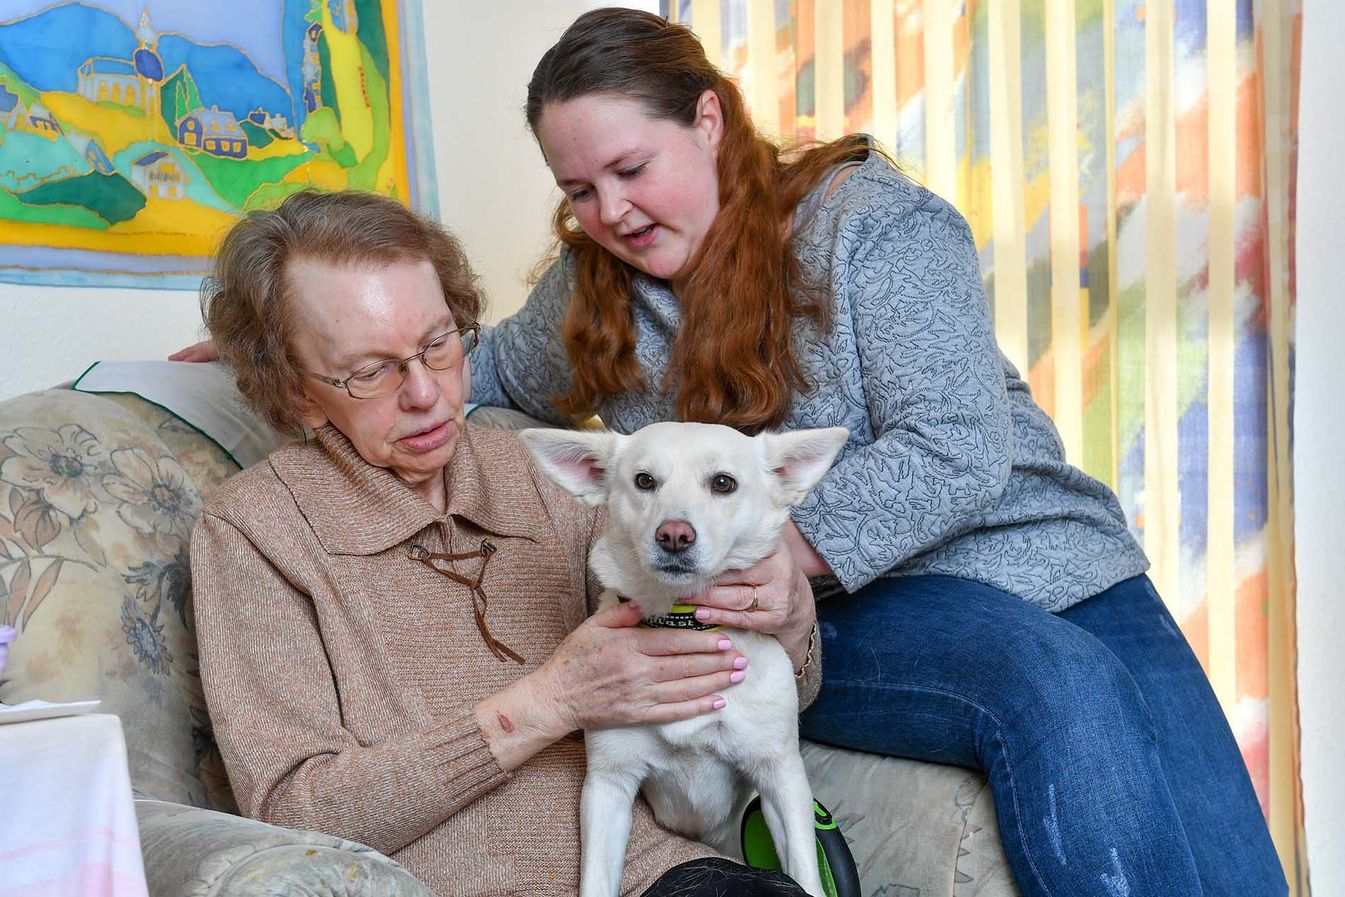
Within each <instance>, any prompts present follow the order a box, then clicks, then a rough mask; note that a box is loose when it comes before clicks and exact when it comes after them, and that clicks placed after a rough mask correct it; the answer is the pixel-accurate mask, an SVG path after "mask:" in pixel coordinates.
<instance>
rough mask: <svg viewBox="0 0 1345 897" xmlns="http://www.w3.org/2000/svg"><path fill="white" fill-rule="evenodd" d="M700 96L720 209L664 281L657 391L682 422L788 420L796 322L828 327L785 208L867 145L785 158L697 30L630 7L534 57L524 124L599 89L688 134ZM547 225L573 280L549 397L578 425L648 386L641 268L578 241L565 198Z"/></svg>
mask: <svg viewBox="0 0 1345 897" xmlns="http://www.w3.org/2000/svg"><path fill="white" fill-rule="evenodd" d="M707 90H713V91H714V92H715V94H716V95H717V96H718V97H719V104H720V108H721V111H722V115H723V120H724V131H723V136H722V139H721V142H720V144H719V150H718V152H719V156H718V160H717V166H718V175H719V213H718V215H717V216H716V218H715V221H714V224H712V225H711V227H710V230H709V232H708V233H707V234H706V236H705V238H704V240H703V242H702V245H701V248H700V252H699V254H698V256H697V258H696V259H695V260H693V262H692V264H691V265H690V266H689V268H690V270H689V271H687V272H683V273H682V274H680V275H679V276H678V278H677V279H676V280H675V281H674V283H673V289H674V291H675V292H676V293H677V296H678V299H679V300H680V302H681V305H682V324H681V328H680V330H679V332H678V335H677V340H676V342H675V343H674V346H673V356H672V359H671V363H670V365H669V380H668V382H667V383H666V384H663V386H664V387H665V388H669V389H675V390H676V394H677V412H678V416H679V417H680V418H681V419H682V420H688V421H706V422H713V423H722V424H728V425H729V426H733V427H738V428H740V429H742V430H745V431H748V432H754V431H757V430H760V429H764V428H768V427H772V426H776V425H778V424H780V423H781V422H783V420H784V419H785V416H786V415H787V413H788V411H789V407H790V403H791V401H792V396H793V393H794V391H795V390H806V389H809V388H810V384H808V383H807V382H806V380H805V378H804V375H803V372H802V369H801V368H800V366H799V363H798V359H797V357H796V355H795V352H794V345H793V338H792V337H793V330H794V325H795V322H796V321H798V320H799V319H801V318H802V319H809V320H811V321H812V322H814V323H815V324H816V326H818V327H823V326H826V323H827V319H828V310H829V308H830V298H829V296H828V295H827V293H826V284H823V283H810V282H808V281H807V280H806V278H805V277H804V275H803V273H802V271H801V270H800V266H799V263H798V260H797V258H796V257H795V254H794V252H793V247H792V236H793V235H792V230H793V228H792V223H793V215H794V210H795V208H796V207H797V206H798V204H799V201H800V200H801V199H802V198H803V196H804V195H805V194H807V192H808V191H809V190H811V189H812V188H813V187H815V186H816V185H817V184H818V183H819V181H820V180H821V179H822V178H823V177H824V176H825V175H826V174H827V173H828V172H829V171H832V170H833V169H834V168H835V166H837V165H839V164H841V163H842V162H847V161H852V160H858V159H863V158H865V157H866V156H867V155H868V153H869V152H870V150H869V147H868V145H867V143H866V142H864V141H863V140H862V139H861V138H856V137H848V138H843V139H841V140H837V141H834V142H832V143H827V144H820V145H815V146H812V147H810V148H808V149H806V150H801V151H799V152H796V153H792V154H789V155H788V156H786V155H784V154H782V153H781V151H780V149H779V148H778V147H777V146H775V145H774V144H773V143H771V142H770V141H768V140H766V139H764V138H763V137H761V135H759V134H758V133H757V131H756V129H755V128H754V127H753V126H752V122H751V118H750V116H749V115H748V112H747V109H746V106H745V104H744V103H743V98H742V94H741V92H740V91H739V90H738V88H737V86H736V85H735V84H734V83H733V82H732V81H731V80H730V79H729V78H728V77H727V76H725V75H724V73H723V72H721V71H719V70H718V69H717V68H715V67H714V66H713V65H711V64H710V62H709V60H707V59H706V57H705V51H704V50H703V49H702V48H701V45H700V43H699V41H697V39H696V37H695V35H693V34H692V33H691V32H690V31H688V30H687V29H686V28H684V27H682V26H680V25H673V24H670V23H668V22H667V21H665V20H663V19H662V18H660V17H658V16H656V15H653V14H651V13H645V12H639V11H637V10H631V9H600V10H595V11H593V12H590V13H587V14H585V15H583V16H581V17H580V18H579V19H578V20H576V21H575V23H574V24H573V25H571V26H570V28H569V29H568V30H567V31H566V32H565V34H564V35H563V36H562V37H561V39H560V41H559V42H558V43H557V44H556V45H555V46H554V47H552V48H551V49H550V50H549V51H548V52H547V53H546V55H545V56H543V57H542V60H541V62H539V63H538V65H537V69H536V70H535V71H534V72H533V76H532V80H531V82H530V83H529V84H528V102H527V116H528V124H529V126H530V127H531V128H532V131H533V133H534V134H536V133H537V128H538V125H539V123H540V121H541V118H542V114H543V112H544V111H545V109H546V107H547V106H548V105H549V104H552V103H563V102H565V101H567V100H572V99H575V98H577V97H581V96H588V95H590V94H598V93H608V94H615V95H620V96H625V97H631V98H634V99H637V100H639V101H640V103H641V104H642V105H643V106H644V108H645V111H646V112H647V114H649V115H651V116H653V117H656V118H665V119H670V120H673V121H676V122H678V123H680V124H682V125H684V126H687V127H689V126H691V124H692V123H693V122H694V121H695V119H696V112H697V105H698V102H699V100H700V98H701V96H702V95H703V94H704V93H705V91H707ZM553 226H554V228H555V232H556V236H557V237H558V238H559V240H560V242H561V244H562V245H564V246H566V247H568V248H569V252H570V258H571V260H572V262H573V270H574V280H575V287H574V296H573V299H572V300H571V303H570V308H569V312H568V314H567V317H566V319H565V325H564V332H563V335H564V340H565V349H566V352H567V353H568V355H569V358H570V364H571V367H572V368H573V377H572V380H571V384H572V386H571V390H570V392H569V393H568V394H567V395H564V396H557V397H555V400H556V402H557V404H558V406H559V407H560V408H561V409H562V410H563V411H565V412H566V413H569V414H572V415H575V416H577V417H582V416H587V415H589V414H592V413H594V412H596V411H597V409H598V407H599V406H600V405H601V403H602V401H603V399H605V398H607V397H609V396H616V395H620V394H622V393H625V392H629V391H631V390H636V389H640V388H642V387H643V386H644V385H645V384H644V373H643V371H642V370H641V368H640V364H639V362H638V361H637V360H636V357H635V323H634V319H633V315H632V312H631V306H630V296H631V290H632V280H633V278H634V277H635V275H636V274H637V273H638V272H637V271H636V269H634V268H632V267H631V266H630V265H628V264H626V263H625V262H623V261H621V260H620V259H619V258H617V257H616V256H615V255H613V254H612V253H611V252H609V251H607V250H606V249H604V248H603V247H602V246H600V245H599V244H598V243H597V242H596V241H595V240H593V239H591V238H590V237H589V236H588V235H587V234H585V233H584V232H583V230H582V229H580V227H579V224H578V222H576V221H575V219H574V216H573V215H572V214H571V213H570V208H569V204H568V202H567V201H566V200H563V199H562V200H561V203H560V205H559V207H558V208H557V209H556V212H555V216H554V219H553Z"/></svg>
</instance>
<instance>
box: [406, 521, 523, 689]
mask: <svg viewBox="0 0 1345 897" xmlns="http://www.w3.org/2000/svg"><path fill="white" fill-rule="evenodd" d="M497 550H498V549H497V548H496V547H495V544H494V543H493V542H491V541H490V540H489V539H482V540H481V547H480V548H479V549H477V550H476V551H463V552H459V553H457V554H445V553H443V552H436V551H430V550H429V549H427V548H423V547H421V546H419V545H413V546H412V547H411V549H410V550H409V551H408V552H407V557H409V558H410V559H411V560H413V561H420V562H421V563H422V564H424V565H425V566H426V567H429V568H430V569H431V570H433V571H435V572H436V573H440V574H442V575H444V576H447V577H448V578H449V579H451V580H453V581H454V582H459V583H462V584H463V585H465V586H466V587H467V588H468V589H469V590H470V591H471V594H472V611H473V613H474V614H475V616H476V628H477V630H478V631H479V632H480V633H481V638H482V639H484V640H485V642H486V647H487V648H489V649H490V653H491V654H494V655H495V657H496V659H498V660H504V659H505V658H508V659H510V660H512V661H514V662H515V663H517V664H522V663H524V660H523V657H522V656H521V655H519V654H518V652H516V651H514V650H513V649H512V648H510V647H509V646H508V645H506V644H505V643H504V642H502V641H500V640H499V639H497V638H496V637H495V636H494V635H492V634H491V632H490V627H489V626H487V625H486V607H487V604H488V600H487V598H486V590H485V589H483V588H482V587H481V582H482V580H484V579H485V577H486V565H487V564H489V563H490V559H491V557H492V556H493V555H494V554H495V552H496V551H497ZM474 557H480V558H481V568H480V569H479V570H478V571H477V573H476V578H475V579H472V578H470V577H467V576H463V575H462V574H461V573H458V572H456V571H454V570H448V569H445V568H443V567H441V566H439V565H438V564H437V563H436V561H445V562H450V563H451V562H453V561H464V560H467V559H468V558H474Z"/></svg>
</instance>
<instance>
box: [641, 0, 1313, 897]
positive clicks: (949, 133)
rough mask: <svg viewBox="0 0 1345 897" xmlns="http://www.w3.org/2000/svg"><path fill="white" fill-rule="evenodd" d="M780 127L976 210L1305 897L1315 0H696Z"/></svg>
mask: <svg viewBox="0 0 1345 897" xmlns="http://www.w3.org/2000/svg"><path fill="white" fill-rule="evenodd" d="M664 13H665V15H667V16H669V17H670V18H672V19H674V20H676V21H680V22H684V23H686V24H688V25H690V26H691V27H692V28H693V29H694V30H695V31H696V33H697V34H698V35H699V36H700V38H701V40H702V42H703V43H704V44H705V46H706V49H707V52H708V53H709V55H710V57H711V59H712V60H713V61H716V62H717V63H718V64H719V65H720V66H721V67H722V68H723V69H725V70H726V71H728V72H729V73H731V74H732V75H734V76H735V77H736V78H737V79H738V81H739V83H740V84H741V85H742V87H743V89H744V92H745V93H746V95H747V97H748V100H749V103H750V106H751V108H752V111H753V115H754V117H755V120H756V122H757V124H758V126H759V127H760V128H761V129H762V130H763V131H765V132H767V133H770V134H773V135H776V136H780V137H782V138H784V139H786V140H788V139H792V138H813V137H816V138H820V139H830V138H833V137H836V136H839V135H841V134H843V133H847V132H854V131H864V132H868V133H871V134H873V135H875V136H876V137H877V138H878V139H879V141H880V142H881V143H882V144H883V145H885V146H886V147H887V148H888V149H889V150H891V151H892V152H893V154H894V155H895V157H896V158H897V159H898V161H899V163H900V164H901V165H902V166H903V168H904V169H905V170H906V171H907V172H908V173H909V174H910V175H911V176H912V177H914V178H916V179H918V180H920V181H922V182H924V183H925V184H927V185H928V186H929V187H930V188H931V189H933V190H934V191H935V192H937V193H939V194H941V195H943V196H945V197H947V198H949V199H951V200H953V201H955V203H956V205H957V207H958V208H959V209H960V210H961V211H962V213H963V214H964V215H966V217H967V219H968V221H969V222H970V224H971V228H972V231H973V233H974V234H975V236H976V241H977V245H978V247H979V248H980V256H981V269H982V272H983V275H984V277H985V284H986V290H987V293H988V294H989V295H990V297H991V301H992V303H993V307H994V313H995V324H996V330H997V331H998V334H999V339H1000V343H1001V345H1002V346H1003V348H1004V350H1005V352H1006V353H1007V354H1008V355H1009V357H1010V358H1011V359H1012V360H1013V361H1014V362H1015V363H1016V364H1017V365H1018V366H1019V368H1020V369H1021V370H1023V371H1024V372H1025V374H1026V375H1027V379H1028V381H1029V382H1030V384H1031V386H1032V390H1033V394H1034V395H1035V396H1036V397H1037V400H1038V401H1039V402H1040V403H1041V404H1042V405H1043V406H1044V407H1045V408H1046V410H1047V411H1048V412H1050V413H1051V415H1052V416H1053V417H1054V419H1055V421H1056V424H1057V426H1058V427H1059V429H1060V433H1061V436H1062V437H1063V439H1064V442H1065V446H1066V450H1067V452H1068V457H1069V458H1070V459H1072V460H1073V461H1074V463H1076V464H1079V465H1081V466H1082V467H1083V468H1084V469H1085V470H1087V471H1088V472H1089V473H1090V474H1092V475H1093V476H1095V477H1098V478H1099V479H1101V480H1103V481H1104V482H1107V483H1109V484H1110V485H1111V486H1112V487H1113V488H1114V489H1115V490H1116V491H1117V493H1118V494H1119V495H1120V497H1121V501H1122V503H1123V504H1124V506H1125V507H1126V509H1127V512H1128V514H1129V515H1130V522H1131V526H1132V527H1133V529H1134V531H1135V533H1136V535H1137V536H1138V537H1139V538H1140V540H1141V541H1142V543H1143V545H1144V547H1145V550H1146V551H1147V552H1148V554H1149V557H1150V558H1151V560H1152V561H1153V570H1152V571H1151V573H1150V575H1151V576H1152V577H1153V579H1154V581H1155V583H1156V584H1157V585H1158V587H1159V589H1160V591H1161V592H1162V594H1163V595H1164V596H1165V597H1166V599H1167V602H1168V604H1169V606H1170V607H1171V609H1172V611H1173V613H1174V616H1176V617H1177V619H1178V620H1179V621H1181V624H1182V628H1183V629H1184V631H1185V633H1186V635H1187V637H1188V638H1189V639H1190V641H1191V643H1192V645H1193V646H1194V647H1195V650H1196V652H1197V653H1198V654H1199V655H1200V657H1201V660H1202V662H1203V663H1204V665H1205V668H1206V670H1207V671H1208V672H1209V675H1210V678H1211V680H1212V681H1213V683H1214V687H1215V690H1216V692H1217V693H1218V695H1219V698H1220V700H1221V702H1222V703H1223V706H1224V709H1225V711H1226V713H1227V714H1228V717H1229V719H1230V720H1231V721H1232V723H1233V727H1234V730H1235V732H1236V733H1237V737H1238V741H1239V743H1240V744H1241V746H1242V750H1243V754H1244V756H1245V758H1246V760H1247V764H1248V767H1249V768H1250V770H1251V773H1252V779H1253V781H1254V782H1255V785H1256V788H1257V793H1258V794H1259V795H1260V798H1261V802H1262V807H1263V809H1264V810H1265V812H1266V814H1267V817H1268V818H1269V819H1270V824H1271V829H1272V832H1273V834H1274V837H1275V842H1276V844H1277V846H1278V848H1279V850H1280V854H1281V858H1282V860H1283V861H1284V865H1285V869H1286V872H1287V875H1288V877H1289V880H1290V882H1291V883H1293V885H1294V891H1295V893H1300V894H1301V893H1306V892H1307V871H1306V857H1305V855H1304V852H1303V849H1304V848H1303V844H1304V842H1303V833H1302V818H1303V816H1302V795H1301V784H1300V779H1299V774H1298V763H1299V750H1298V720H1297V701H1296V689H1295V648H1294V646H1295V630H1294V619H1295V617H1294V570H1293V494H1292V477H1291V467H1290V459H1291V449H1290V440H1291V436H1292V428H1291V425H1292V416H1291V415H1292V377H1293V354H1292V353H1293V315H1294V290H1293V254H1292V247H1293V224H1294V210H1293V205H1292V197H1293V186H1294V184H1293V181H1294V169H1295V135H1296V133H1297V121H1296V117H1297V94H1298V83H1297V82H1298V68H1299V60H1298V54H1299V34H1300V28H1301V17H1302V14H1301V0H1150V2H1147V3H1146V2H1143V0H755V2H754V0H678V2H675V3H671V4H669V3H666V2H665V4H664Z"/></svg>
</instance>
